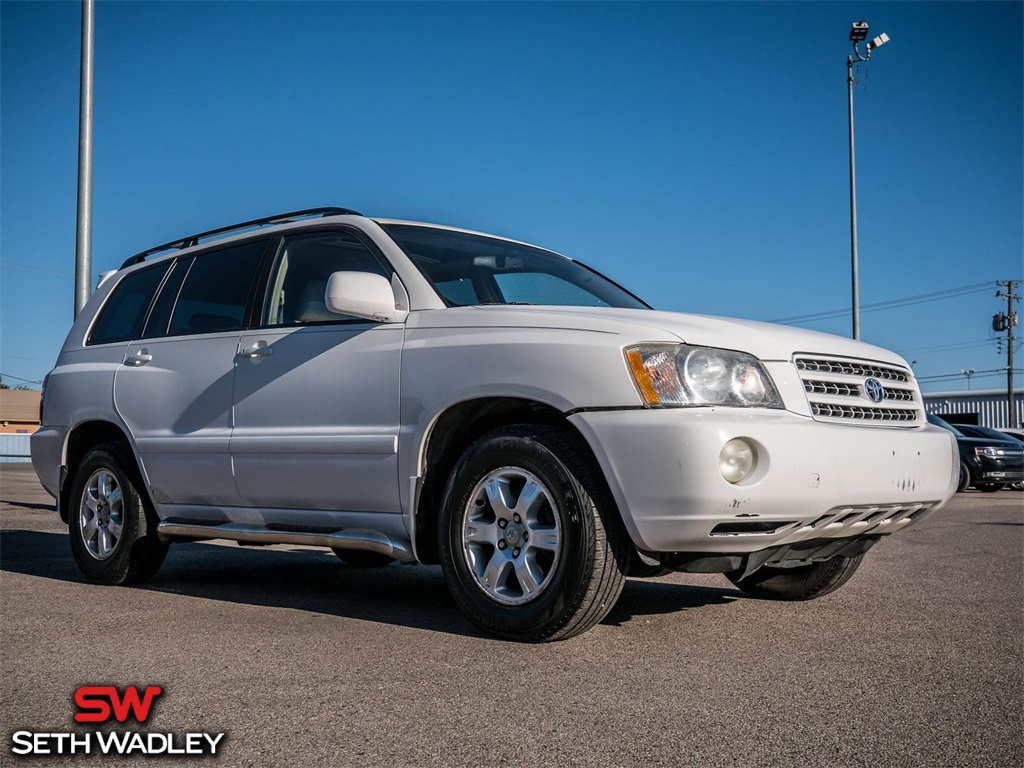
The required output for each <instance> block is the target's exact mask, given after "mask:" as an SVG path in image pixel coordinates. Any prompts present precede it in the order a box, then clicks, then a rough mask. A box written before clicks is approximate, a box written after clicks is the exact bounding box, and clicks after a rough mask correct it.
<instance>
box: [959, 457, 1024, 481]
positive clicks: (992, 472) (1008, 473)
mask: <svg viewBox="0 0 1024 768" xmlns="http://www.w3.org/2000/svg"><path fill="white" fill-rule="evenodd" d="M975 462H976V463H975V466H974V467H972V469H971V476H972V477H973V478H974V479H975V480H976V481H979V482H989V483H1016V482H1020V481H1021V480H1024V460H1022V459H1019V458H1015V457H1011V458H993V457H991V456H978V457H977V458H976V459H975Z"/></svg>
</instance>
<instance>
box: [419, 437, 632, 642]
mask: <svg viewBox="0 0 1024 768" xmlns="http://www.w3.org/2000/svg"><path fill="white" fill-rule="evenodd" d="M438 543H439V546H440V552H441V565H442V568H443V570H444V574H445V581H446V582H447V585H448V588H449V590H450V592H451V593H452V596H453V597H454V599H455V601H456V602H457V603H458V604H459V607H460V608H462V610H463V611H464V612H465V614H466V616H467V617H468V618H469V619H470V621H472V622H473V623H474V624H476V625H477V626H478V627H480V628H481V629H483V630H485V631H486V632H489V633H491V634H494V635H497V636H499V637H504V638H508V639H512V640H521V641H528V642H539V641H547V640H563V639H565V638H569V637H572V636H574V635H578V634H580V633H581V632H585V631H586V630H588V629H590V628H591V627H592V626H594V625H595V624H597V623H598V622H599V621H601V619H603V618H604V617H605V616H606V615H607V614H608V612H609V611H610V610H611V609H612V607H613V606H614V604H615V601H616V600H617V599H618V597H619V594H620V593H621V591H622V587H623V584H624V583H625V575H624V574H625V571H626V568H627V566H628V564H629V558H630V555H631V551H630V549H629V544H628V537H627V535H626V533H625V530H624V529H623V527H622V524H621V522H620V521H619V519H618V517H617V511H616V510H615V507H614V503H613V502H612V501H611V499H610V497H609V495H608V492H607V490H606V489H605V487H604V484H603V482H601V480H600V476H599V475H598V474H597V472H596V471H595V469H594V467H593V466H592V461H591V460H590V459H589V457H588V456H587V455H586V454H585V453H584V451H583V450H582V449H581V447H580V446H579V445H578V444H577V443H576V441H575V440H574V439H573V437H572V436H571V435H570V434H569V433H567V432H565V431H563V430H560V429H556V428H553V427H547V426H534V425H524V426H516V427H507V428H502V429H498V430H495V431H494V432H491V433H489V434H487V435H485V436H484V437H482V438H480V439H479V440H477V441H476V442H475V443H474V444H473V445H472V446H470V448H469V449H468V450H467V451H466V453H465V454H464V455H463V457H462V459H461V460H460V461H459V462H458V464H457V465H456V467H455V469H454V470H453V471H452V474H451V477H450V478H449V481H448V485H447V487H446V490H445V495H444V500H443V506H442V511H441V519H440V527H439V542H438Z"/></svg>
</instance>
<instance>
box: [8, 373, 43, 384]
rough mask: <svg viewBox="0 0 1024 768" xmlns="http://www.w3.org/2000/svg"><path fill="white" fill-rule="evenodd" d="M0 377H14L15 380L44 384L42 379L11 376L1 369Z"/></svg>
mask: <svg viewBox="0 0 1024 768" xmlns="http://www.w3.org/2000/svg"><path fill="white" fill-rule="evenodd" d="M0 379H14V380H15V381H24V382H25V383H26V384H42V383H43V382H41V381H36V380H34V379H23V378H21V377H20V376H11V374H9V373H4V372H3V371H0Z"/></svg>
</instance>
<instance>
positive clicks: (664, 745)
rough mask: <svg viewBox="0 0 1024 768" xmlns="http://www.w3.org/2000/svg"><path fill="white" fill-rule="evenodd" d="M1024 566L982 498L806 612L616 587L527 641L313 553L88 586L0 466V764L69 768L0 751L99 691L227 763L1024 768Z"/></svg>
mask: <svg viewBox="0 0 1024 768" xmlns="http://www.w3.org/2000/svg"><path fill="white" fill-rule="evenodd" d="M1022 566H1024V494H1022V493H1020V492H1014V491H1008V490H1004V491H1001V492H999V493H995V494H983V493H977V492H973V491H972V492H968V493H966V494H960V495H958V496H957V497H956V499H955V500H954V501H953V502H952V503H951V504H950V505H949V506H948V507H946V508H945V509H943V510H940V511H939V512H938V513H936V514H935V515H933V516H932V517H931V518H929V519H927V520H925V521H923V522H921V523H920V524H919V525H917V526H914V527H912V528H910V529H909V530H907V531H904V532H902V533H900V534H898V535H896V536H893V537H890V538H887V539H885V540H883V541H882V542H881V543H880V544H878V545H877V546H876V547H875V548H874V549H872V550H871V551H870V552H869V553H868V555H867V556H866V558H865V561H864V564H863V565H862V566H861V569H860V570H859V571H858V573H857V574H856V575H855V576H854V577H853V579H852V580H851V581H850V582H849V583H848V584H847V585H846V586H845V587H843V588H842V589H840V590H839V591H838V592H835V593H833V594H832V595H829V596H827V597H824V598H821V599H819V600H815V601H811V602H807V603H771V602H763V601H758V600H754V599H750V598H747V597H745V596H744V595H743V594H742V593H740V592H738V591H737V590H735V589H734V588H733V587H732V586H731V585H730V584H729V583H728V582H727V581H726V580H725V579H724V577H720V576H696V575H686V574H676V575H672V576H668V577H664V578H661V579H656V580H647V581H644V580H630V581H629V582H628V584H627V586H626V589H625V592H624V593H623V595H622V598H621V599H620V601H619V603H618V605H617V606H616V608H615V609H614V610H613V612H612V614H611V615H610V616H609V617H608V619H606V620H605V621H604V623H602V624H601V625H599V626H597V627H596V628H594V629H593V630H591V631H590V632H588V633H586V634H584V635H583V636H581V637H577V638H574V639H572V640H568V641H565V642H562V643H554V644H547V645H520V644H515V643H509V642H503V641H499V640H495V639H492V638H490V637H486V636H483V635H482V634H480V633H479V632H478V631H476V630H475V629H474V628H473V626H472V625H470V624H469V623H468V622H467V621H466V620H465V619H464V618H463V617H462V615H461V614H460V613H459V611H458V609H457V608H456V607H455V605H454V603H453V602H452V600H451V599H450V598H449V596H448V594H447V592H446V591H445V587H444V583H443V580H442V577H441V572H440V570H439V569H438V568H436V567H424V566H399V565H392V566H388V567H386V568H378V569H361V568H352V567H349V566H346V565H343V564H342V563H341V562H340V561H339V560H338V559H337V558H335V557H334V556H333V555H331V554H330V552H328V551H326V550H322V551H318V550H313V549H301V548H300V549H296V548H282V547H273V548H259V549H254V548H242V547H239V546H237V545H234V544H226V543H196V544H177V545H174V546H173V547H171V551H170V554H169V555H168V558H167V561H166V563H165V564H164V566H163V568H162V569H161V570H160V572H159V573H158V574H157V576H156V577H155V578H154V579H153V580H152V581H150V582H148V583H146V584H145V585H142V586H138V587H131V588H118V587H101V586H95V585H92V584H89V583H87V582H86V581H85V580H84V578H83V577H82V576H81V575H80V573H79V571H78V569H77V568H76V566H75V564H74V561H73V560H72V558H71V553H70V550H69V547H68V540H67V532H66V529H65V528H64V526H63V525H62V524H61V522H60V520H59V518H58V517H57V515H56V514H55V513H54V512H53V511H52V500H51V499H50V498H49V496H47V495H46V493H45V492H44V491H43V490H42V489H41V488H40V487H39V485H38V483H37V482H36V479H35V475H34V474H33V473H32V470H31V467H30V466H28V465H0V659H2V663H0V666H2V675H3V677H2V680H0V725H2V728H0V731H2V738H3V739H4V742H5V743H4V744H3V745H2V748H0V764H2V765H4V766H7V765H19V764H25V765H32V766H42V765H51V764H53V765H58V764H60V765H63V764H66V763H67V761H68V758H66V757H64V758H56V757H53V758H41V757H33V758H27V757H20V756H17V755H14V754H12V752H11V747H12V734H14V733H15V732H17V731H31V732H72V731H81V730H83V729H85V727H84V726H76V725H75V723H74V721H73V715H74V713H75V712H76V711H78V707H76V705H75V703H74V693H75V690H76V689H77V688H78V687H79V686H83V685H100V684H110V685H115V686H118V687H119V688H121V687H123V686H126V685H136V686H139V687H140V689H142V688H145V686H150V685H159V686H160V687H161V688H162V689H163V693H162V694H161V695H160V696H159V697H158V698H157V699H156V700H155V703H154V706H153V710H152V712H151V714H150V717H149V720H148V721H147V722H146V723H145V726H138V725H135V726H134V727H135V729H136V730H145V731H158V732H161V733H173V734H184V733H188V732H210V733H224V734H226V735H225V737H224V740H223V741H222V743H221V744H220V745H219V750H218V757H217V761H218V764H219V765H222V766H290V765H298V766H303V768H311V767H312V766H388V767H389V768H395V767H396V766H427V765H444V766H462V765H476V766H505V765H507V766H533V765H544V766H563V765H564V766H633V765H636V766H655V765H657V766H776V765H778V766H804V765H808V766H810V765H813V766H822V765H828V766H860V765H863V766H873V767H879V768H881V767H882V766H986V767H990V766H1020V765H1024V727H1022V712H1024V709H1022V704H1024V641H1022V637H1024V632H1022V630H1024V567H1022ZM125 727H127V726H125ZM85 759H86V761H87V763H88V764H96V765H128V764H138V763H139V762H142V760H143V759H142V758H137V757H136V758H134V759H133V760H129V759H126V758H111V757H109V756H102V755H97V754H91V755H90V756H88V757H87V758H85ZM155 759H156V760H157V763H163V762H165V761H166V762H170V759H169V758H155ZM189 759H190V758H187V757H185V758H178V759H177V760H176V761H175V762H178V763H180V762H182V760H185V761H187V760H189ZM192 759H202V758H192ZM152 761H153V758H149V759H147V762H148V763H149V764H153V762H152Z"/></svg>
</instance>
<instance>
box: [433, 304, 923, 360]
mask: <svg viewBox="0 0 1024 768" xmlns="http://www.w3.org/2000/svg"><path fill="white" fill-rule="evenodd" d="M426 314H429V316H430V317H429V318H426V317H424V320H425V322H424V323H423V325H424V326H425V327H435V328H436V327H460V326H461V327H466V326H469V327H474V326H476V327H496V326H500V327H517V326H518V327H529V328H564V329H572V330H589V331H595V332H599V333H614V334H616V335H619V336H623V337H626V338H624V339H623V340H622V343H623V344H632V343H637V342H642V341H666V340H668V339H672V340H675V339H678V340H679V341H682V342H685V343H687V344H693V345H697V346H706V347H720V348H722V349H732V350H737V351H740V352H747V353H749V354H752V355H754V356H755V357H758V358H759V359H761V360H765V361H768V360H789V359H791V358H792V357H793V355H794V354H797V353H801V354H819V355H834V356H838V357H852V358H858V359H864V360H874V361H876V362H882V363H889V364H892V365H899V366H902V367H904V368H908V369H909V367H910V366H908V365H907V363H906V361H905V360H904V359H903V358H902V357H900V356H899V355H897V354H896V353H895V352H890V351H889V350H887V349H883V348H882V347H876V346H874V345H872V344H865V343H864V342H861V341H854V340H853V339H847V338H844V337H842V336H833V335H832V334H829V333H819V332H818V331H808V330H805V329H803V328H792V327H790V326H786V325H775V324H773V323H762V322H758V321H756V320H738V319H735V318H730V317H714V316H711V315H690V314H684V313H679V312H658V311H654V310H647V309H613V308H610V307H542V306H528V305H516V306H509V305H504V304H499V305H485V306H475V307H455V308H451V309H443V310H435V311H431V312H429V313H426ZM666 336H667V337H668V339H667V338H666ZM672 337H674V338H672Z"/></svg>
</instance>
